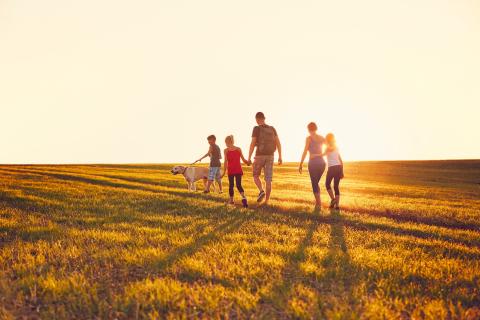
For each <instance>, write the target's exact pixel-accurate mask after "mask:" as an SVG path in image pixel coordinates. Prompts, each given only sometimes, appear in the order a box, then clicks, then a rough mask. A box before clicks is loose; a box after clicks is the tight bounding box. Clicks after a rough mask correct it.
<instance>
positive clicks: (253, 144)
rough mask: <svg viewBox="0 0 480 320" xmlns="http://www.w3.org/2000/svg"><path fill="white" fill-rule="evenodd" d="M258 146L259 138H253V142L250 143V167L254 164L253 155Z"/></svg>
mask: <svg viewBox="0 0 480 320" xmlns="http://www.w3.org/2000/svg"><path fill="white" fill-rule="evenodd" d="M256 146H257V137H252V142H251V143H250V150H249V151H248V163H249V165H250V164H251V163H252V154H253V151H254V150H255V147H256Z"/></svg>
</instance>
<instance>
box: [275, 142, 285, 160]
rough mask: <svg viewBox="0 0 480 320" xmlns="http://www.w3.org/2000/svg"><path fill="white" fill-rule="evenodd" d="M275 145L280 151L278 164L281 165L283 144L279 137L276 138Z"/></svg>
mask: <svg viewBox="0 0 480 320" xmlns="http://www.w3.org/2000/svg"><path fill="white" fill-rule="evenodd" d="M275 144H276V145H277V150H278V164H279V165H281V164H282V162H283V160H282V144H281V143H280V139H279V138H278V136H275Z"/></svg>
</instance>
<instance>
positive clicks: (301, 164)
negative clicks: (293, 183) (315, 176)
mask: <svg viewBox="0 0 480 320" xmlns="http://www.w3.org/2000/svg"><path fill="white" fill-rule="evenodd" d="M309 148H310V137H308V138H307V139H305V148H304V149H303V153H302V160H300V165H299V166H298V172H300V174H301V173H302V171H303V162H304V161H305V158H306V157H307V153H308V149H309Z"/></svg>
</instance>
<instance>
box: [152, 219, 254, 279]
mask: <svg viewBox="0 0 480 320" xmlns="http://www.w3.org/2000/svg"><path fill="white" fill-rule="evenodd" d="M250 218H251V215H249V214H246V213H242V212H238V213H237V214H236V215H235V216H234V217H233V218H231V219H229V220H227V221H226V222H224V223H221V224H220V225H218V226H217V227H215V228H214V229H213V230H212V231H210V232H209V233H207V234H204V235H202V236H200V237H198V238H197V239H196V240H195V241H194V242H192V243H190V244H186V245H183V246H180V247H178V248H175V249H174V250H173V252H171V253H170V254H168V255H167V256H166V257H164V258H161V259H159V260H153V261H150V263H151V264H153V265H154V266H155V267H156V268H157V269H159V270H166V269H168V268H169V267H171V266H172V265H173V264H174V263H175V262H176V261H178V260H180V259H181V258H183V257H187V256H191V255H193V254H194V253H195V252H197V251H198V250H200V249H201V248H202V247H204V246H206V245H208V244H209V243H212V242H214V241H218V240H220V239H221V238H222V237H223V236H225V235H226V234H228V233H231V232H234V231H235V230H238V229H239V228H240V227H241V225H242V224H243V223H245V222H246V221H247V220H248V219H250Z"/></svg>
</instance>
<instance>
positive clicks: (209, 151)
mask: <svg viewBox="0 0 480 320" xmlns="http://www.w3.org/2000/svg"><path fill="white" fill-rule="evenodd" d="M211 152H212V147H209V148H208V152H207V153H206V154H205V155H204V156H203V157H201V158H200V159H198V160H197V162H200V161H202V160H203V159H205V158H206V157H208V156H209V155H210V153H211Z"/></svg>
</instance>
